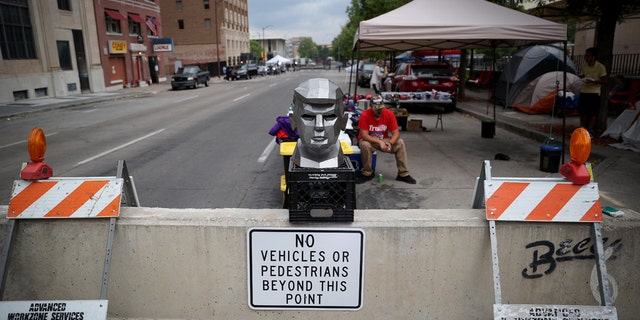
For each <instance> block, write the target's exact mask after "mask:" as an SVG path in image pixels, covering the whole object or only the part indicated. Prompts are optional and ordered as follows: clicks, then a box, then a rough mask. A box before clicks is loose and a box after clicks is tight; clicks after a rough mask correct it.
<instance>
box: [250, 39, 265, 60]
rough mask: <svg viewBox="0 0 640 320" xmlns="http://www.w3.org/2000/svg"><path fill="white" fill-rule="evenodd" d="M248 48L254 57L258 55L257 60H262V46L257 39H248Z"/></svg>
mask: <svg viewBox="0 0 640 320" xmlns="http://www.w3.org/2000/svg"><path fill="white" fill-rule="evenodd" d="M249 50H250V51H251V53H253V56H254V57H258V60H262V53H263V52H264V47H263V46H261V45H260V42H258V40H251V41H249Z"/></svg>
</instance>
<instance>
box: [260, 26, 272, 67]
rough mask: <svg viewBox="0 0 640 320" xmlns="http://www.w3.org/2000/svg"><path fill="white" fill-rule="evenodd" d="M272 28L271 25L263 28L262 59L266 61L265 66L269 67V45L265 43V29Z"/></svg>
mask: <svg viewBox="0 0 640 320" xmlns="http://www.w3.org/2000/svg"><path fill="white" fill-rule="evenodd" d="M269 27H271V25H268V26H266V27H262V58H263V59H264V65H265V66H266V65H267V49H266V46H267V43H266V42H264V29H266V28H269Z"/></svg>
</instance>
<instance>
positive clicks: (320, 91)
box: [290, 78, 347, 168]
mask: <svg viewBox="0 0 640 320" xmlns="http://www.w3.org/2000/svg"><path fill="white" fill-rule="evenodd" d="M342 95H343V93H342V90H341V89H340V87H338V86H337V85H336V84H335V83H333V82H331V81H329V80H327V79H322V78H315V79H310V80H307V81H305V82H303V83H301V84H300V85H299V86H298V87H297V88H296V89H295V90H294V94H293V106H294V108H293V114H292V115H290V120H291V124H292V126H293V127H294V129H297V130H298V135H299V136H300V139H298V144H297V145H296V150H295V151H294V157H293V159H294V163H295V164H296V165H298V166H300V167H310V168H333V167H338V166H339V165H340V161H341V160H342V156H343V154H342V150H341V148H340V143H339V142H338V138H339V136H340V131H341V130H344V128H345V126H346V124H347V115H346V114H345V113H344V102H343V101H342Z"/></svg>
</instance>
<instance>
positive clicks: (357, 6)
mask: <svg viewBox="0 0 640 320" xmlns="http://www.w3.org/2000/svg"><path fill="white" fill-rule="evenodd" d="M409 2H411V0H351V5H350V6H349V7H347V10H346V13H347V16H348V17H349V21H348V22H347V24H346V25H345V26H343V27H342V31H341V32H340V34H339V35H338V36H336V37H335V38H334V39H333V41H332V42H331V44H332V47H333V55H334V56H335V57H339V59H340V61H347V60H349V58H353V57H352V56H351V55H352V53H353V37H354V36H355V34H356V30H358V26H359V25H360V21H363V20H368V19H371V18H375V17H377V16H379V15H381V14H385V13H387V12H389V11H391V10H394V9H397V8H399V7H401V6H403V5H405V4H407V3H409ZM385 55H386V54H384V53H369V52H368V53H364V54H363V57H369V58H372V59H378V58H382V57H384V56H385ZM361 58H362V57H361Z"/></svg>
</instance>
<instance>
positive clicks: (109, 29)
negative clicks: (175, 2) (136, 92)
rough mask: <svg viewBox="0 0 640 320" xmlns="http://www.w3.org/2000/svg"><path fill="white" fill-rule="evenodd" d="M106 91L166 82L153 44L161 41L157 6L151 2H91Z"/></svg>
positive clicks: (158, 7)
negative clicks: (92, 3)
mask: <svg viewBox="0 0 640 320" xmlns="http://www.w3.org/2000/svg"><path fill="white" fill-rule="evenodd" d="M93 1H94V8H95V22H96V28H97V37H98V44H99V50H100V61H101V64H102V67H103V69H104V82H105V86H106V89H107V90H116V89H122V88H123V87H130V86H146V85H148V84H150V83H152V82H153V83H155V82H162V81H166V76H165V70H164V68H163V65H162V64H161V63H160V61H161V59H162V55H161V54H160V53H158V52H154V50H153V45H152V44H153V42H154V41H155V40H157V39H162V36H161V35H162V23H161V19H160V6H159V5H158V4H157V3H156V1H155V0H93Z"/></svg>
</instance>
